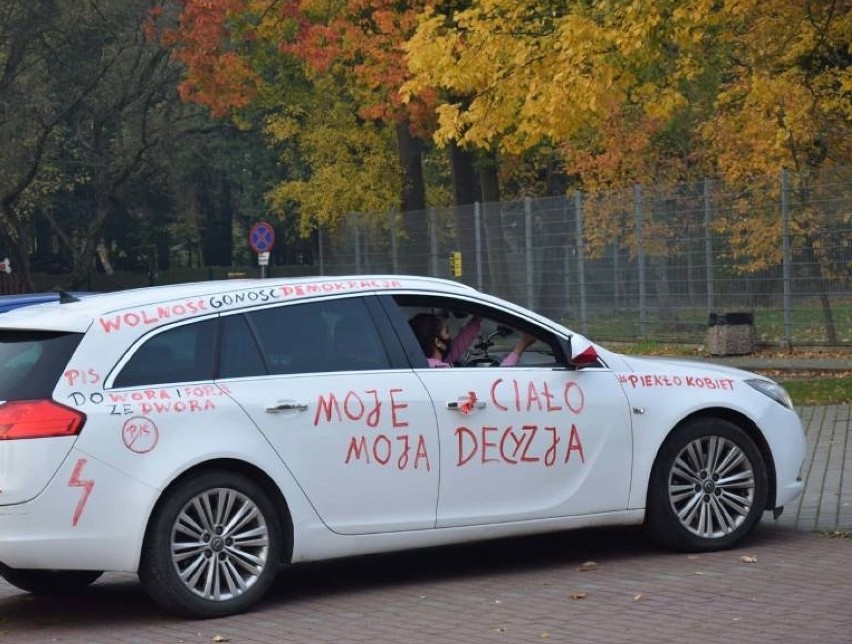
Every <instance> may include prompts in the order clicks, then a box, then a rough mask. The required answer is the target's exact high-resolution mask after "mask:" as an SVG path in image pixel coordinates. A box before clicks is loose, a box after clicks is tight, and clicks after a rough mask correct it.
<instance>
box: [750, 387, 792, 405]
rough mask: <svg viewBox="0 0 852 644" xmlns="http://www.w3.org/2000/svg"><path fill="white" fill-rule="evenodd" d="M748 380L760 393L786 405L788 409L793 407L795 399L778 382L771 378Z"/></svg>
mask: <svg viewBox="0 0 852 644" xmlns="http://www.w3.org/2000/svg"><path fill="white" fill-rule="evenodd" d="M746 382H747V383H748V384H749V385H750V386H751V387H753V388H754V389H757V390H758V391H759V392H760V393H762V394H765V395H767V396H769V397H770V398H772V400H774V401H775V402H777V403H779V404H781V405H784V406H785V407H786V408H787V409H793V401H792V400H791V399H790V394H788V393H787V390H786V389H784V387H782V386H781V385H779V384H778V383H777V382H772V381H771V380H746Z"/></svg>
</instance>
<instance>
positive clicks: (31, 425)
mask: <svg viewBox="0 0 852 644" xmlns="http://www.w3.org/2000/svg"><path fill="white" fill-rule="evenodd" d="M85 422H86V414H84V413H82V412H79V411H77V410H75V409H71V408H70V407H66V406H65V405H60V404H59V403H57V402H54V401H52V400H13V401H9V402H5V403H3V404H0V441H2V440H15V439H18V438H47V437H48V436H76V435H77V434H79V433H80V430H81V429H83V424H84V423H85Z"/></svg>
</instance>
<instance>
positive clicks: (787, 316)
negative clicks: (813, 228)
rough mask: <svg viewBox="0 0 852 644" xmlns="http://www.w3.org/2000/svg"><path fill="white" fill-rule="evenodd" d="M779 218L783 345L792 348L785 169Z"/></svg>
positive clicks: (788, 182)
mask: <svg viewBox="0 0 852 644" xmlns="http://www.w3.org/2000/svg"><path fill="white" fill-rule="evenodd" d="M781 218H782V220H783V226H784V232H783V275H784V344H785V345H786V346H787V347H791V346H793V320H792V311H791V303H790V302H791V299H792V287H793V284H792V265H793V257H792V255H793V253H792V249H791V242H790V175H789V173H788V171H787V169H786V168H782V169H781Z"/></svg>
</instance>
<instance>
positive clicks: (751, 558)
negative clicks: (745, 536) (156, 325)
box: [740, 555, 757, 563]
mask: <svg viewBox="0 0 852 644" xmlns="http://www.w3.org/2000/svg"><path fill="white" fill-rule="evenodd" d="M740 561H742V562H743V563H757V555H743V556H742V557H740Z"/></svg>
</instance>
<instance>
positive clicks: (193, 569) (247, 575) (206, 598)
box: [139, 471, 283, 618]
mask: <svg viewBox="0 0 852 644" xmlns="http://www.w3.org/2000/svg"><path fill="white" fill-rule="evenodd" d="M282 549H283V539H282V531H281V528H280V521H279V518H278V514H277V512H276V510H275V507H274V505H273V504H272V502H271V501H270V500H269V498H268V497H267V495H266V493H265V492H264V491H263V490H262V489H261V488H260V486H259V485H257V484H256V483H255V482H254V481H252V480H251V479H249V478H247V477H245V476H243V475H241V474H237V473H234V472H227V471H207V472H200V473H198V474H195V475H192V476H190V477H189V478H187V479H186V480H184V481H182V482H181V483H179V484H178V485H177V486H176V487H175V488H174V489H173V490H171V491H170V492H169V496H168V497H167V498H166V499H165V500H164V502H163V503H162V505H161V506H160V507H159V508H158V509H157V511H156V512H155V514H154V516H153V517H152V519H151V523H150V525H149V528H148V534H147V536H146V542H145V548H144V551H143V557H142V562H141V564H140V568H139V578H140V580H141V581H142V585H143V586H144V587H145V590H146V591H147V592H148V594H149V595H151V597H152V598H153V599H154V601H156V602H157V603H158V604H160V605H161V606H163V607H164V608H166V609H167V610H169V611H171V612H174V613H177V614H180V615H184V616H187V617H198V618H209V617H221V616H224V615H232V614H234V613H239V612H242V611H244V610H246V609H248V608H249V607H250V606H251V605H252V604H254V603H255V602H256V601H258V600H259V599H260V598H261V597H262V596H263V594H264V593H265V592H266V590H267V589H268V588H269V585H270V584H271V583H272V581H273V580H274V578H275V575H276V573H277V570H278V566H279V564H280V562H281V557H282Z"/></svg>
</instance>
